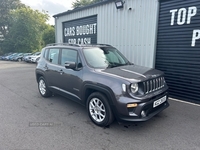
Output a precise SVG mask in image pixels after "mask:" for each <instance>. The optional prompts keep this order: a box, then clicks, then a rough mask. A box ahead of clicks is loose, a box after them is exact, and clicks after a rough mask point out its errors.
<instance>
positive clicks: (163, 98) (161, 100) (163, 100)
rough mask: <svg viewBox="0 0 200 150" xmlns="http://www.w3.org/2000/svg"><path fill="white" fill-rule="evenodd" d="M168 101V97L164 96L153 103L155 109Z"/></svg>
mask: <svg viewBox="0 0 200 150" xmlns="http://www.w3.org/2000/svg"><path fill="white" fill-rule="evenodd" d="M166 100H167V96H164V97H162V98H160V99H158V100H156V101H154V102H153V108H155V107H157V106H159V105H161V104H162V103H164V102H165V101H166Z"/></svg>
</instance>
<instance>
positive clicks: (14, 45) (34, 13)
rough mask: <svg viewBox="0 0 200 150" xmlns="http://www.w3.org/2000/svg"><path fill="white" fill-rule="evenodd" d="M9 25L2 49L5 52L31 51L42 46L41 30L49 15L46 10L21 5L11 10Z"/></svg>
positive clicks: (43, 28)
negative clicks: (41, 10) (40, 10)
mask: <svg viewBox="0 0 200 150" xmlns="http://www.w3.org/2000/svg"><path fill="white" fill-rule="evenodd" d="M11 15H12V19H11V20H10V23H11V26H10V29H9V32H8V34H7V38H6V39H5V40H4V41H3V49H4V51H7V52H31V51H34V50H40V49H41V47H42V46H43V43H44V42H43V39H42V36H43V32H44V30H45V28H46V27H47V24H46V21H47V20H48V18H49V16H48V15H47V14H46V12H39V11H38V10H32V9H31V8H30V7H22V8H19V9H16V10H13V11H12V12H11Z"/></svg>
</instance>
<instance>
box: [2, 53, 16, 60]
mask: <svg viewBox="0 0 200 150" xmlns="http://www.w3.org/2000/svg"><path fill="white" fill-rule="evenodd" d="M16 54H17V53H12V54H10V55H8V56H6V57H5V59H4V60H10V58H12V57H13V56H14V55H16Z"/></svg>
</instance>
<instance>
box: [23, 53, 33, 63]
mask: <svg viewBox="0 0 200 150" xmlns="http://www.w3.org/2000/svg"><path fill="white" fill-rule="evenodd" d="M30 55H32V53H24V55H23V57H22V60H23V61H25V59H26V57H29V56H30Z"/></svg>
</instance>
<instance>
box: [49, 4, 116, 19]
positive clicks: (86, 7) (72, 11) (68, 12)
mask: <svg viewBox="0 0 200 150" xmlns="http://www.w3.org/2000/svg"><path fill="white" fill-rule="evenodd" d="M114 1H115V0H103V1H101V2H98V3H94V4H91V5H88V6H85V7H77V8H74V9H72V10H68V11H65V12H63V13H59V14H56V15H53V17H54V18H56V17H59V16H63V15H67V14H71V13H74V12H78V11H81V10H85V9H88V8H92V7H97V6H100V5H104V4H107V3H111V2H114Z"/></svg>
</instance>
